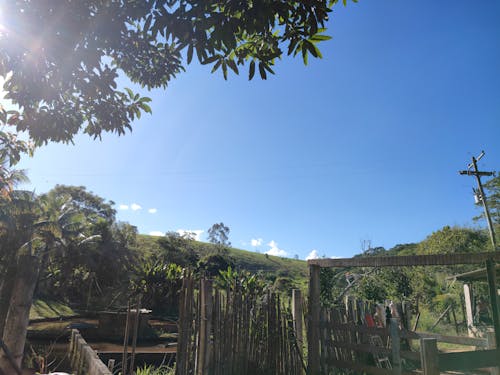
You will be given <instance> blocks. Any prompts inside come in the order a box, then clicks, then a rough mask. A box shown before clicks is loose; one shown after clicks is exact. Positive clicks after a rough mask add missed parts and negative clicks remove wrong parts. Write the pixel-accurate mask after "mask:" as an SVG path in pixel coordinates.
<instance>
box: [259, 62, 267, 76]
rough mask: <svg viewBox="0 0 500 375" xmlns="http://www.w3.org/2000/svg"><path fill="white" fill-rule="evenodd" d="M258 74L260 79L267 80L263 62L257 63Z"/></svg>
mask: <svg viewBox="0 0 500 375" xmlns="http://www.w3.org/2000/svg"><path fill="white" fill-rule="evenodd" d="M259 73H260V78H262V79H267V73H266V68H264V63H263V62H260V63H259Z"/></svg>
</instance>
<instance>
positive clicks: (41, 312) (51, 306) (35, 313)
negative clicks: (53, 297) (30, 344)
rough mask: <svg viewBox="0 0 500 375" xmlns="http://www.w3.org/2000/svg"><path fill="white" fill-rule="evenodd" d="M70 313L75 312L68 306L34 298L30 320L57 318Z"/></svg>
mask: <svg viewBox="0 0 500 375" xmlns="http://www.w3.org/2000/svg"><path fill="white" fill-rule="evenodd" d="M72 315H76V314H75V312H74V311H73V310H72V309H71V308H70V307H68V306H66V305H64V304H62V303H60V302H54V301H42V300H35V301H33V304H32V305H31V310H30V320H33V319H46V318H59V317H64V316H72Z"/></svg>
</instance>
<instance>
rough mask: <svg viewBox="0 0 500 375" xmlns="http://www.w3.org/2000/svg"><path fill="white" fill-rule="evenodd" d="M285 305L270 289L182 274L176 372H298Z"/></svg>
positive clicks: (182, 374) (290, 374)
mask: <svg viewBox="0 0 500 375" xmlns="http://www.w3.org/2000/svg"><path fill="white" fill-rule="evenodd" d="M294 326H295V325H294V321H293V318H292V313H291V310H290V309H289V308H288V307H285V306H284V304H283V303H282V301H281V300H280V298H279V296H278V295H276V294H273V293H269V292H267V293H265V294H264V295H262V294H261V295H257V294H256V293H253V292H251V291H248V290H244V288H243V287H241V286H239V285H237V283H235V284H234V285H233V286H231V287H230V288H228V289H227V290H217V289H215V288H213V287H212V282H211V281H210V280H205V279H202V280H200V281H199V282H196V281H195V280H194V279H193V278H192V277H190V276H188V277H185V278H184V282H183V286H182V290H181V297H180V317H179V339H178V344H177V362H176V375H188V374H193V375H194V374H195V375H201V374H203V375H234V374H238V375H248V374H252V375H253V374H255V375H281V374H283V375H285V374H286V375H302V374H303V373H304V368H305V367H304V364H303V360H302V347H301V346H302V345H301V344H299V342H298V341H297V338H296V336H297V335H296V333H295V332H294Z"/></svg>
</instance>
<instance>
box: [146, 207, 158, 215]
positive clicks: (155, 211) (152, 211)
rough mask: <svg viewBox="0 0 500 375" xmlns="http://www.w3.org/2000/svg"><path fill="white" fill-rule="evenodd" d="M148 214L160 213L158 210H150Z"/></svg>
mask: <svg viewBox="0 0 500 375" xmlns="http://www.w3.org/2000/svg"><path fill="white" fill-rule="evenodd" d="M148 212H149V213H150V214H155V213H157V212H158V210H157V209H156V208H150V209H149V210H148Z"/></svg>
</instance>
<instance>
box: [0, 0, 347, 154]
mask: <svg viewBox="0 0 500 375" xmlns="http://www.w3.org/2000/svg"><path fill="white" fill-rule="evenodd" d="M337 2H338V0H299V1H274V0H253V1H237V0H224V1H222V0H211V1H200V0H122V1H103V0H88V1H71V0H48V1H30V0H18V1H9V2H4V4H3V5H2V14H3V17H2V18H3V19H2V27H1V29H0V76H3V77H7V79H6V82H5V84H4V90H5V91H6V92H7V94H6V99H9V100H11V101H12V103H13V104H14V105H15V106H16V107H17V108H18V111H6V110H5V109H2V111H1V112H2V116H1V118H0V121H1V122H2V123H3V124H4V125H7V126H8V129H10V131H4V132H0V149H2V150H3V151H2V152H4V153H7V157H9V158H11V162H13V163H15V162H17V161H18V160H19V157H20V153H22V152H26V151H28V150H29V149H30V146H31V145H28V144H27V143H26V142H24V141H20V140H19V139H17V138H16V137H15V135H14V134H15V132H21V131H25V132H27V133H28V134H29V139H30V141H31V142H32V145H33V146H38V145H42V144H45V143H47V142H49V141H56V142H72V140H73V137H74V136H75V135H76V134H77V133H79V132H81V131H83V132H84V133H86V134H88V135H89V136H91V137H94V138H100V137H101V135H102V133H103V132H115V133H118V134H124V133H125V131H126V130H127V129H131V123H132V121H133V120H134V119H135V118H137V117H140V116H141V113H143V112H150V107H149V106H148V104H147V103H148V101H149V98H146V97H143V96H141V95H140V94H136V93H134V92H133V91H132V90H130V89H128V88H122V87H118V83H117V80H118V76H119V73H120V72H122V73H124V74H125V75H126V76H127V77H129V78H130V79H131V80H132V82H135V83H138V84H140V85H142V86H143V87H146V88H148V89H151V88H156V87H163V88H165V87H166V86H167V84H168V83H169V81H170V80H171V79H173V78H175V77H176V76H177V75H178V74H179V73H180V72H182V71H184V70H185V65H186V64H189V63H190V62H191V61H192V59H193V57H194V56H196V58H197V59H198V61H199V62H200V63H201V64H209V65H211V66H212V72H214V71H216V70H218V69H220V70H221V71H222V74H223V76H224V78H227V76H228V71H229V70H231V71H233V72H234V73H236V74H238V73H239V69H240V68H239V67H241V66H243V65H245V64H247V65H248V77H249V79H252V78H253V77H254V74H255V72H256V71H258V72H259V75H260V76H261V78H263V79H266V77H267V75H268V74H269V73H273V68H272V67H273V65H274V63H275V60H276V58H280V57H281V56H283V55H284V54H286V55H294V56H295V55H297V54H299V53H300V54H301V55H302V57H303V59H304V62H305V63H307V59H308V56H309V55H312V56H313V57H321V53H320V51H319V49H318V48H317V46H316V44H317V43H318V42H320V41H324V40H327V39H329V37H328V36H326V35H324V34H323V32H324V30H325V29H324V27H325V22H326V21H327V20H328V16H329V13H330V12H331V10H332V7H333V6H334V5H335V4H336V3H337ZM343 2H344V5H345V3H346V0H344V1H343ZM4 158H5V156H4Z"/></svg>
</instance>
